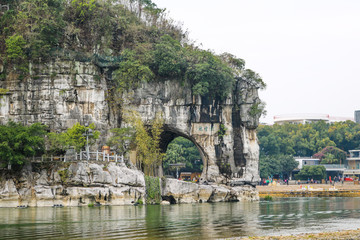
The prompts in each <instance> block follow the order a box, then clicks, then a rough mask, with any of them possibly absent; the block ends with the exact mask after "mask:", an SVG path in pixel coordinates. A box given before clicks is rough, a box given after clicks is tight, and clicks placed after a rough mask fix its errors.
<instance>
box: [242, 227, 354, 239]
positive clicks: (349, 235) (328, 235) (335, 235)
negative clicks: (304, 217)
mask: <svg viewBox="0 0 360 240" xmlns="http://www.w3.org/2000/svg"><path fill="white" fill-rule="evenodd" d="M236 239H241V240H250V239H251V240H293V239H317V240H330V239H346V240H350V239H354V240H355V239H360V228H358V229H357V230H346V231H338V232H324V233H307V234H299V235H291V236H266V237H246V238H236Z"/></svg>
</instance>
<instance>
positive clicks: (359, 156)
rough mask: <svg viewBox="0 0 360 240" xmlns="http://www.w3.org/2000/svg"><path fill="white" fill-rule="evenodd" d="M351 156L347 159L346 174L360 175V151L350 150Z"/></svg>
mask: <svg viewBox="0 0 360 240" xmlns="http://www.w3.org/2000/svg"><path fill="white" fill-rule="evenodd" d="M349 153H350V156H349V157H348V158H346V163H347V164H346V165H347V170H346V173H345V171H344V174H348V175H350V174H353V175H355V174H360V150H349Z"/></svg>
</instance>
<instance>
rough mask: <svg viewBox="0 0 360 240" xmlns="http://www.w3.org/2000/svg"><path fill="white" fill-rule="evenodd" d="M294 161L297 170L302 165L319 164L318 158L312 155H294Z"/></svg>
mask: <svg viewBox="0 0 360 240" xmlns="http://www.w3.org/2000/svg"><path fill="white" fill-rule="evenodd" d="M295 161H297V162H298V164H299V165H298V167H297V170H301V169H302V168H303V167H304V166H312V165H319V164H320V159H318V158H312V157H295Z"/></svg>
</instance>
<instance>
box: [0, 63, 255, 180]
mask: <svg viewBox="0 0 360 240" xmlns="http://www.w3.org/2000/svg"><path fill="white" fill-rule="evenodd" d="M0 87H1V88H6V89H8V90H9V92H8V93H7V94H5V95H2V97H1V100H0V103H1V110H0V122H1V123H5V122H7V121H9V120H15V121H19V122H23V123H25V124H31V123H34V122H42V123H44V124H46V125H48V126H49V127H50V128H51V129H52V130H54V131H62V130H65V129H67V128H69V127H71V126H73V124H75V123H76V122H80V123H81V124H84V123H95V124H96V127H97V130H100V132H101V139H100V141H98V145H97V146H95V147H99V146H101V145H102V144H104V143H105V140H106V138H107V136H108V135H109V130H110V129H111V128H114V127H121V126H122V125H123V123H122V121H121V112H120V111H119V109H132V110H136V111H138V112H139V113H140V116H141V117H142V119H143V120H144V121H151V120H152V119H154V117H155V114H156V113H161V114H162V115H163V117H164V120H165V125H164V133H163V135H162V139H161V146H162V149H163V150H164V151H165V150H166V148H167V145H168V144H169V143H170V142H171V141H172V140H173V139H174V138H175V137H177V136H183V137H185V138H188V139H190V140H191V141H193V142H194V143H195V145H196V146H197V147H198V149H199V151H200V153H201V155H202V160H203V163H204V171H203V174H202V181H211V182H225V181H226V179H229V178H236V181H240V182H242V183H254V182H257V181H258V180H259V174H258V152H259V149H258V143H257V137H256V133H255V128H256V127H257V124H258V118H259V114H257V113H255V114H254V113H252V112H254V111H253V110H254V107H255V108H256V107H257V105H258V104H259V103H260V100H259V98H258V94H257V90H258V88H259V86H257V84H255V83H251V82H247V81H245V80H242V79H238V80H237V83H236V87H235V90H234V91H233V93H232V94H230V95H229V96H228V97H227V98H226V99H225V100H223V101H220V100H212V101H209V100H208V99H207V98H204V97H202V98H201V97H199V96H194V95H192V92H191V88H190V87H189V86H186V85H182V84H181V83H180V82H179V81H164V82H156V81H155V82H151V83H143V84H142V85H141V86H140V87H139V88H137V89H134V90H129V91H125V92H124V93H123V96H120V97H121V98H122V100H123V103H122V106H121V108H118V106H114V104H113V103H112V99H111V98H110V97H109V94H108V93H109V90H110V89H111V88H112V87H113V80H112V74H111V68H108V67H107V66H99V65H97V64H95V63H92V62H80V61H68V60H60V59H57V60H54V61H52V62H49V63H44V64H41V65H30V77H29V78H26V79H21V77H20V76H18V75H16V74H10V75H8V76H7V79H6V80H5V81H2V82H0ZM255 110H256V109H255ZM255 112H256V111H255ZM225 176H226V177H227V178H225ZM10 185H11V184H10ZM10 185H9V186H10Z"/></svg>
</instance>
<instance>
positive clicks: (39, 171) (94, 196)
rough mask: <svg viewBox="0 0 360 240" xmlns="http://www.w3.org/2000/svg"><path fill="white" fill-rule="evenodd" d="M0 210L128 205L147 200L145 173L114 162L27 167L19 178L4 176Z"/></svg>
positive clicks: (0, 187)
mask: <svg viewBox="0 0 360 240" xmlns="http://www.w3.org/2000/svg"><path fill="white" fill-rule="evenodd" d="M2 179H3V180H2V181H0V207H16V206H19V205H28V206H53V205H54V204H62V205H64V206H82V205H85V206H86V205H88V204H89V203H95V202H98V203H101V204H105V205H106V204H110V205H126V204H131V203H134V202H136V201H137V200H139V199H141V200H143V199H144V196H145V180H144V174H143V173H142V172H140V171H138V170H132V169H129V168H127V167H125V166H117V165H116V164H115V163H107V164H95V163H87V162H79V163H72V164H65V166H64V165H63V164H60V165H55V166H52V167H51V169H49V168H48V167H47V168H44V167H39V166H36V165H35V164H32V165H31V164H29V165H27V166H25V167H24V168H23V169H22V171H21V172H20V174H19V176H13V177H12V178H9V177H6V176H2Z"/></svg>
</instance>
